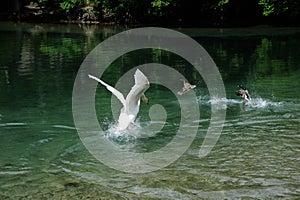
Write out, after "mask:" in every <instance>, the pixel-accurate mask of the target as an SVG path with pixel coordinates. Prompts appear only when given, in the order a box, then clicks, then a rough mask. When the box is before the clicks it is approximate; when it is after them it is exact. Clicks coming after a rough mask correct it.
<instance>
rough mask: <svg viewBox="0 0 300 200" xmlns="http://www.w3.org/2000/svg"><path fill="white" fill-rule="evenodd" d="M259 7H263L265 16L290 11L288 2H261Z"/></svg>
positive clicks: (264, 0)
mask: <svg viewBox="0 0 300 200" xmlns="http://www.w3.org/2000/svg"><path fill="white" fill-rule="evenodd" d="M258 4H259V5H261V6H262V7H263V15H264V16H270V15H279V14H280V13H284V12H286V11H287V10H288V0H282V1H279V0H259V3H258Z"/></svg>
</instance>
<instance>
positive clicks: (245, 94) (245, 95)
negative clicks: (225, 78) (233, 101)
mask: <svg viewBox="0 0 300 200" xmlns="http://www.w3.org/2000/svg"><path fill="white" fill-rule="evenodd" d="M238 87H239V90H237V91H235V94H236V95H237V96H241V97H242V98H243V100H244V102H247V101H249V100H250V99H251V97H250V94H249V92H248V90H246V89H245V88H244V87H243V85H242V84H240V85H238Z"/></svg>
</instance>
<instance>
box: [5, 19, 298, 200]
mask: <svg viewBox="0 0 300 200" xmlns="http://www.w3.org/2000/svg"><path fill="white" fill-rule="evenodd" d="M122 30H124V29H123V28H120V27H107V26H106V27H101V26H91V27H87V26H83V27H80V26H77V25H64V26H62V25H35V24H8V23H2V24H1V26H0V44H1V46H0V91H1V92H0V137H1V140H0V199H18V198H20V199H22V198H24V199H25V198H27V199H28V198H29V199H51V198H52V199H87V198H91V199H226V198H227V199H235V198H245V199H268V198H271V199H273V198H286V199H296V198H299V196H300V190H299V188H300V167H299V166H300V157H299V155H300V130H299V127H300V126H299V122H300V90H299V85H300V59H299V58H300V53H299V52H300V29H289V28H278V29H275V28H273V29H272V28H255V29H225V30H219V29H180V31H182V32H183V33H186V34H188V35H190V36H192V37H193V38H194V39H195V40H197V41H198V42H199V43H200V44H201V45H202V46H203V47H204V48H205V49H206V50H207V51H208V52H209V54H210V55H211V56H212V58H213V59H214V61H215V62H216V64H217V66H218V68H219V70H220V72H221V74H222V78H223V81H224V83H225V88H226V93H227V98H226V99H214V98H210V96H209V94H208V92H207V88H206V85H205V83H204V82H203V80H202V78H201V76H200V75H199V74H197V73H196V71H195V70H194V69H193V68H192V67H191V66H189V65H188V64H187V63H185V62H184V61H182V60H180V59H178V58H177V57H175V56H174V55H171V54H168V53H165V52H157V51H152V50H145V51H136V52H132V53H130V54H128V55H124V56H123V57H122V58H120V59H118V60H116V61H115V62H114V63H112V65H111V66H110V67H109V69H108V70H107V71H106V72H105V73H104V75H103V79H104V80H106V81H108V82H109V83H110V84H112V85H113V84H114V83H116V82H117V80H118V79H119V77H121V76H122V74H123V73H125V72H126V71H127V70H129V69H130V68H131V67H133V66H137V65H139V64H142V63H147V62H150V61H151V62H153V61H155V62H161V63H164V64H167V65H170V66H174V68H176V69H177V70H178V71H180V72H181V73H183V74H184V75H185V76H186V77H188V80H189V81H190V82H191V83H194V84H196V85H197V88H196V90H195V91H196V94H197V101H198V103H199V108H200V112H201V119H199V129H198V133H197V136H196V138H195V140H194V142H193V143H192V145H191V146H190V147H189V149H188V150H187V151H186V152H185V153H184V154H183V155H182V156H181V157H180V158H179V159H178V160H177V161H176V162H174V163H172V164H171V165H169V166H168V167H166V168H163V169H161V170H158V171H154V172H151V173H145V174H129V173H123V172H120V171H116V170H114V169H111V168H109V167H107V166H106V165H104V164H102V163H101V162H99V161H97V160H96V159H95V158H94V157H93V156H92V155H91V154H90V153H89V152H88V151H87V150H86V149H85V147H84V146H83V144H82V142H81V140H80V139H79V136H78V134H77V131H76V128H75V125H74V122H73V117H72V88H73V83H74V80H75V76H76V73H77V70H78V69H79V67H80V65H81V63H82V62H83V60H84V58H85V56H86V55H87V54H88V53H89V52H90V51H91V50H92V49H93V48H94V47H95V46H96V45H97V44H98V43H99V42H101V41H103V40H104V39H106V38H108V37H109V36H112V35H114V34H116V33H118V32H120V31H122ZM154 55H155V56H154ZM241 82H242V83H243V84H244V85H245V86H246V87H247V89H248V90H249V91H250V93H251V95H252V101H251V102H248V103H246V104H243V103H242V100H241V99H240V98H239V97H237V96H235V94H234V91H235V90H236V89H237V88H236V85H237V84H239V83H241ZM147 96H148V97H150V105H149V106H147V105H144V104H142V105H141V111H140V113H139V116H138V119H137V122H138V124H139V125H140V126H144V125H146V124H147V123H149V116H148V112H149V108H150V107H151V105H154V104H160V105H163V106H164V108H165V109H166V111H167V113H168V118H167V122H165V124H164V128H163V129H162V130H161V131H160V132H159V133H157V134H156V135H154V136H151V138H149V137H144V138H143V137H142V138H137V137H128V136H126V135H118V134H116V132H115V127H114V126H115V121H114V119H113V116H112V114H111V94H110V93H109V92H107V91H106V90H105V89H103V88H101V87H100V86H99V87H98V89H97V95H96V108H97V116H98V119H99V122H100V124H101V127H102V128H103V129H105V130H106V131H107V134H106V137H109V138H110V139H111V140H112V141H114V142H115V143H116V144H118V145H119V146H120V148H129V149H131V150H134V151H138V152H149V151H153V150H155V149H159V148H161V147H163V146H165V145H167V144H168V143H169V142H170V141H171V140H172V138H173V137H174V135H175V132H176V131H177V128H178V124H179V123H180V122H179V121H180V113H179V111H178V108H179V107H178V104H177V101H176V98H175V96H174V95H172V94H171V93H170V92H169V91H168V90H167V89H166V88H164V87H160V86H158V85H153V86H151V87H150V88H149V90H148V91H147ZM221 101H222V102H224V101H225V102H226V111H227V115H226V121H225V124H224V129H223V132H222V135H221V137H220V139H219V140H218V143H217V144H216V146H215V147H214V148H213V150H212V151H211V153H210V154H209V155H208V156H206V157H204V158H202V159H199V157H198V152H199V147H200V145H201V144H202V142H203V138H204V137H205V134H206V131H207V128H208V125H209V120H210V114H211V105H212V104H217V105H218V103H220V102H221ZM157 123H161V122H157Z"/></svg>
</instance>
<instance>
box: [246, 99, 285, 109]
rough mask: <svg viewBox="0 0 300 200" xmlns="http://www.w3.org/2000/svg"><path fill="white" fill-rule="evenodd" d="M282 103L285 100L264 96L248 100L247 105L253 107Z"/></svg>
mask: <svg viewBox="0 0 300 200" xmlns="http://www.w3.org/2000/svg"><path fill="white" fill-rule="evenodd" d="M282 104H283V102H273V101H271V100H268V99H263V98H252V99H251V100H250V101H248V102H246V105H247V106H248V107H252V108H266V107H273V106H282Z"/></svg>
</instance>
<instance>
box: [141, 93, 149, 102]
mask: <svg viewBox="0 0 300 200" xmlns="http://www.w3.org/2000/svg"><path fill="white" fill-rule="evenodd" d="M142 100H143V102H145V103H146V104H149V99H148V98H147V97H146V96H145V95H144V94H143V95H142Z"/></svg>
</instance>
